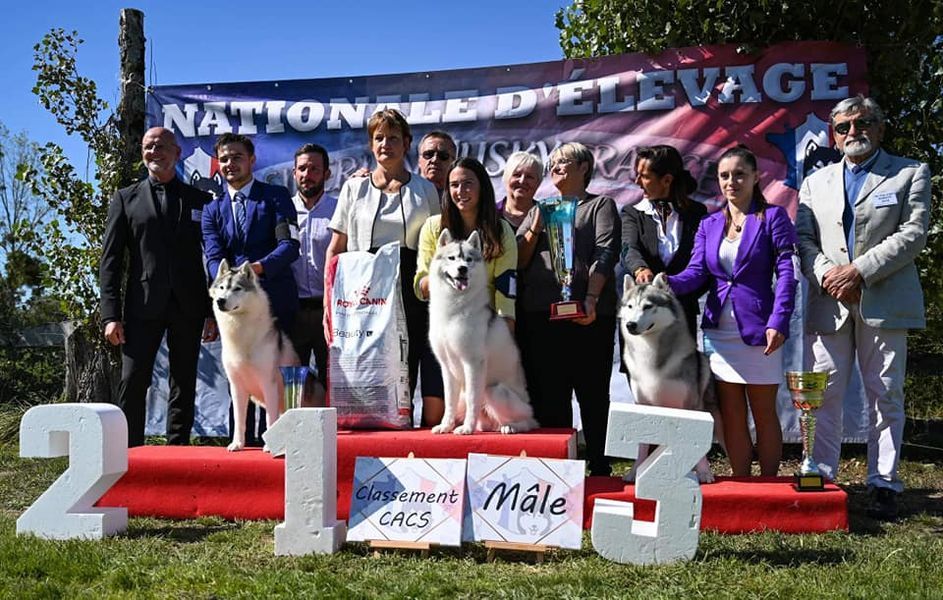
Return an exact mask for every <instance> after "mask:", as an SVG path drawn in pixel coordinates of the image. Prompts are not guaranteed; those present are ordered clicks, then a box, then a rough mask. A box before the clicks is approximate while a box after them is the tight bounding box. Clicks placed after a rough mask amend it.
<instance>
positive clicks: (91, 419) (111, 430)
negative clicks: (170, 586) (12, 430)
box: [16, 403, 128, 540]
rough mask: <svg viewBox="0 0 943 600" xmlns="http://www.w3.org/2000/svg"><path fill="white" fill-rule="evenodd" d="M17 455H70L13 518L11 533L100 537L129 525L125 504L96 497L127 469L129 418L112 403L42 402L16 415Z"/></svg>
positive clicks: (50, 456) (48, 537)
mask: <svg viewBox="0 0 943 600" xmlns="http://www.w3.org/2000/svg"><path fill="white" fill-rule="evenodd" d="M20 456H22V457H39V458H54V457H57V456H68V457H69V468H68V469H66V470H65V472H64V473H63V474H62V475H60V476H59V479H57V480H56V481H55V482H54V483H53V484H52V485H51V486H49V488H48V489H47V490H46V491H45V492H43V494H42V495H41V496H40V497H39V498H38V499H37V500H36V502H33V504H32V506H30V507H29V508H27V509H26V512H24V513H23V514H22V515H20V518H19V519H17V520H16V533H17V535H22V534H33V535H36V536H38V537H42V538H47V539H56V540H63V539H70V538H86V539H101V538H104V537H105V536H109V535H112V534H115V533H118V532H121V531H124V530H125V529H127V527H128V509H127V508H98V507H95V506H94V505H95V503H96V502H97V501H98V499H99V498H101V497H102V495H104V493H105V492H106V491H108V488H110V487H111V486H112V485H114V484H115V482H116V481H118V479H120V478H121V476H122V475H124V474H125V472H126V471H127V470H128V424H127V421H126V420H125V418H124V414H122V412H121V409H119V408H118V407H116V406H114V405H111V404H96V403H89V404H47V405H43V406H34V407H33V408H31V409H29V410H28V411H26V414H25V415H23V419H22V420H21V421H20Z"/></svg>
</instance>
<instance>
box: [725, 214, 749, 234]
mask: <svg viewBox="0 0 943 600" xmlns="http://www.w3.org/2000/svg"><path fill="white" fill-rule="evenodd" d="M741 214H743V213H741ZM727 216H728V217H730V224H731V225H733V230H734V231H736V232H737V233H740V232H741V231H743V224H744V223H745V222H746V220H747V215H745V214H743V218H742V219H740V222H739V223H737V222H736V221H734V220H733V214H732V213H731V212H730V208H728V209H727Z"/></svg>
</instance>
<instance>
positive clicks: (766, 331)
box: [668, 147, 797, 476]
mask: <svg viewBox="0 0 943 600" xmlns="http://www.w3.org/2000/svg"><path fill="white" fill-rule="evenodd" d="M717 179H718V180H719V182H720V190H721V193H722V194H723V196H724V199H725V200H726V205H725V206H724V208H723V210H720V211H718V212H716V213H714V214H713V215H711V216H709V217H706V218H705V219H704V220H703V221H701V224H700V226H699V227H698V230H697V235H696V237H695V240H694V249H693V251H692V253H691V262H690V264H688V267H687V268H686V269H685V270H684V271H682V272H681V273H679V274H677V275H673V276H669V277H668V284H669V285H670V286H671V289H672V290H673V291H674V292H675V293H676V294H678V295H679V296H680V295H684V294H690V293H692V292H693V291H695V290H697V289H700V288H701V287H702V286H704V285H705V284H706V285H707V286H708V295H707V301H706V304H705V306H704V315H703V317H702V318H701V330H702V331H703V332H704V353H705V354H707V355H708V358H709V359H710V365H711V371H712V372H713V373H714V377H715V379H716V380H717V396H718V399H719V402H720V412H721V416H722V417H723V432H724V442H725V447H726V450H727V456H728V458H729V459H730V467H731V469H732V470H733V474H734V475H735V476H747V475H750V465H751V463H752V461H753V442H752V440H751V439H750V430H749V425H748V420H747V410H748V409H749V411H750V413H751V414H752V415H753V422H754V424H755V426H756V454H757V458H758V461H759V463H760V474H761V475H763V476H774V475H776V474H777V472H778V471H779V462H780V458H781V457H782V445H783V437H782V428H781V426H780V424H779V416H778V414H777V412H776V395H777V392H778V391H779V383H780V381H782V378H783V358H782V346H783V343H785V341H786V337H787V336H788V335H789V319H790V317H791V316H792V311H793V308H794V306H795V294H796V276H795V273H794V271H793V260H792V259H793V254H794V252H795V245H796V241H797V238H796V229H795V227H794V226H793V224H792V221H790V220H789V216H788V215H787V214H786V211H785V210H783V209H782V208H780V207H778V206H773V205H771V204H768V203H767V202H766V199H765V198H764V197H763V193H762V191H761V190H760V176H759V172H758V170H757V163H756V156H754V155H753V153H752V152H750V151H749V150H748V149H746V148H745V147H736V148H731V149H730V150H727V151H726V152H724V154H723V155H722V156H721V157H720V162H718V163H717Z"/></svg>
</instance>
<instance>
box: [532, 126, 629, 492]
mask: <svg viewBox="0 0 943 600" xmlns="http://www.w3.org/2000/svg"><path fill="white" fill-rule="evenodd" d="M593 166H594V160H593V154H592V152H591V151H590V150H589V148H587V147H586V146H584V145H583V144H579V143H567V144H563V145H562V146H560V147H559V148H557V149H555V150H554V151H553V152H552V153H551V154H550V157H549V160H548V171H549V172H550V177H551V179H552V181H553V185H554V186H555V187H556V188H557V191H558V193H559V194H560V195H561V196H569V197H575V198H576V199H577V205H576V226H575V229H574V232H573V251H574V252H573V254H574V256H573V282H572V290H573V299H574V300H577V301H579V302H580V303H581V304H582V307H583V310H584V312H585V316H583V317H580V318H577V319H572V320H550V305H551V304H553V303H555V302H558V301H559V300H560V299H561V298H560V291H561V290H560V283H559V282H558V281H557V278H556V275H555V274H554V271H553V262H552V260H551V256H550V243H549V238H548V237H547V233H546V232H545V231H544V226H543V220H542V219H541V218H540V211H539V209H538V207H537V206H534V207H533V208H532V209H531V210H530V212H529V213H528V215H527V217H525V218H524V220H523V222H522V223H521V225H520V227H518V229H517V238H518V241H519V245H518V247H519V248H520V247H522V246H524V247H529V248H530V251H529V252H528V260H527V262H526V263H524V262H521V261H520V260H519V261H518V265H519V267H518V269H519V272H520V276H519V278H518V279H519V281H520V282H521V285H520V294H519V302H518V306H519V308H518V315H519V317H518V318H519V321H518V323H519V325H518V326H519V327H520V326H521V325H522V324H526V328H527V331H526V334H523V333H522V335H521V336H519V339H520V340H522V342H523V343H522V347H521V353H522V356H523V361H524V372H525V374H526V375H527V387H528V391H529V392H530V396H531V404H532V405H533V407H534V416H535V417H536V419H537V421H538V422H539V423H540V425H541V426H542V427H572V425H573V414H572V408H571V403H570V398H571V397H572V395H573V393H574V392H575V393H576V400H577V402H579V405H580V415H581V420H582V424H583V433H584V435H585V437H586V459H587V462H588V466H589V472H590V475H602V476H608V475H609V474H610V473H611V469H610V466H609V459H608V458H607V457H606V453H605V442H606V426H607V423H608V418H609V379H610V376H611V374H612V352H613V342H614V339H615V331H616V288H615V281H614V273H613V269H614V267H615V264H616V262H617V261H618V260H619V250H620V248H621V227H620V221H619V212H618V210H617V209H616V203H615V201H614V200H613V199H612V198H609V197H606V196H600V195H597V194H593V193H592V192H589V191H587V189H586V188H587V186H588V185H589V183H590V181H591V180H592V177H593ZM521 310H523V312H524V314H523V316H521Z"/></svg>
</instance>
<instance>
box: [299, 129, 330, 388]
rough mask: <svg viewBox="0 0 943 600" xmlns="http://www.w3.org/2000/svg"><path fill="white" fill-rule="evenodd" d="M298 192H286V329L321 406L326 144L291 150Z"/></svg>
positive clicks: (324, 347) (327, 202)
mask: <svg viewBox="0 0 943 600" xmlns="http://www.w3.org/2000/svg"><path fill="white" fill-rule="evenodd" d="M292 174H293V176H294V178H295V185H296V186H297V187H298V192H297V193H296V194H295V195H294V197H293V198H292V201H293V202H294V204H295V210H296V211H297V212H298V229H299V238H300V241H301V254H300V256H299V257H298V260H296V261H295V262H293V263H292V265H291V267H292V270H293V271H294V273H295V281H296V282H297V284H298V301H299V304H300V306H299V310H298V313H297V315H296V317H295V324H294V325H293V326H292V328H291V331H290V332H289V335H290V337H291V341H292V344H293V345H294V346H295V351H296V352H297V353H298V358H300V359H301V364H302V365H308V364H310V361H311V355H312V353H313V354H314V361H315V365H317V369H318V381H319V382H320V386H318V387H317V391H316V397H315V402H316V405H317V406H323V400H324V386H326V385H327V343H326V342H325V340H324V328H323V327H322V326H321V322H322V319H323V317H324V307H323V298H324V255H325V253H326V252H327V247H328V245H329V244H330V242H331V230H330V229H328V224H329V223H330V222H331V217H332V216H334V209H335V208H336V207H337V198H334V197H333V196H328V195H327V194H325V193H324V183H325V182H326V181H327V180H328V179H329V178H330V177H331V169H330V161H329V159H328V155H327V150H325V149H324V148H323V147H321V146H319V145H317V144H305V145H304V146H302V147H301V148H298V150H297V151H296V152H295V167H294V170H293V171H292Z"/></svg>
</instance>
